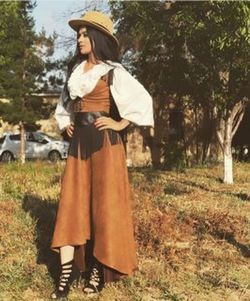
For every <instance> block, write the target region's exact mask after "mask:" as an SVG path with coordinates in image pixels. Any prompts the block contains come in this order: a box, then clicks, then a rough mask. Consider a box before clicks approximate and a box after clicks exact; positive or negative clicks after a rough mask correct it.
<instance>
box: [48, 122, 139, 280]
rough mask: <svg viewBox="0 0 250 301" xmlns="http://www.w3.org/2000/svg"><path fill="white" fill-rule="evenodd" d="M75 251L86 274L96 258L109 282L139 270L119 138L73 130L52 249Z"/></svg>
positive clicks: (114, 134) (85, 127) (112, 134)
mask: <svg viewBox="0 0 250 301" xmlns="http://www.w3.org/2000/svg"><path fill="white" fill-rule="evenodd" d="M66 245H71V246H75V262H76V264H77V265H78V267H79V268H80V270H82V271H86V270H87V269H88V265H89V260H90V258H91V256H94V258H96V259H97V260H98V261H99V262H100V263H102V265H103V270H104V278H105V279H104V280H105V282H108V281H113V280H117V279H119V278H120V276H122V275H132V273H133V271H135V270H136V269H137V259H136V253H135V241H134V234H133V224H132V215H131V201H130V187H129V181H128V172H127V166H126V157H125V150H124V146H123V143H122V140H121V138H120V136H119V134H118V133H117V132H115V131H113V130H110V129H108V130H102V131H99V130H97V129H96V128H95V127H94V125H93V124H89V125H75V129H74V134H73V136H72V139H71V143H70V148H69V156H68V159H67V162H66V166H65V170H64V174H63V177H62V183H61V194H60V201H59V206H58V211H57V217H56V223H55V230H54V235H53V239H52V245H51V248H52V249H53V250H55V251H59V248H60V247H62V246H66Z"/></svg>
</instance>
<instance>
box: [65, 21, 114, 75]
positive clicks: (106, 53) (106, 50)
mask: <svg viewBox="0 0 250 301" xmlns="http://www.w3.org/2000/svg"><path fill="white" fill-rule="evenodd" d="M80 28H81V27H80ZM80 28H79V29H80ZM86 29H87V32H88V36H89V39H90V43H91V47H92V51H93V54H94V56H95V58H96V59H97V60H101V61H103V62H105V63H107V60H110V61H112V62H118V63H120V60H119V51H118V45H117V44H116V42H115V41H114V40H113V39H112V38H111V37H109V36H108V35H106V34H105V33H103V32H101V31H99V30H97V29H95V28H93V27H90V26H86ZM87 58H88V55H86V54H81V53H80V50H79V46H78V44H77V46H76V51H75V55H74V56H73V57H72V59H71V60H70V62H69V63H68V74H67V78H69V76H70V74H71V73H72V69H73V67H74V66H75V65H78V64H80V63H81V62H82V61H84V60H87ZM107 64H108V63H107Z"/></svg>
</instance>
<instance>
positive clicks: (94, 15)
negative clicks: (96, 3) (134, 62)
mask: <svg viewBox="0 0 250 301" xmlns="http://www.w3.org/2000/svg"><path fill="white" fill-rule="evenodd" d="M69 26H70V27H71V28H73V29H74V30H75V31H78V29H79V27H80V26H91V27H93V28H95V29H98V30H100V31H101V32H103V33H105V34H106V35H108V36H109V37H110V38H112V39H113V41H115V42H116V44H117V45H119V42H118V40H117V39H116V37H115V36H114V35H113V22H112V21H111V19H110V18H109V17H108V16H107V15H104V14H103V13H101V12H99V11H89V12H87V13H86V14H84V15H83V16H82V17H81V18H80V19H73V20H69Z"/></svg>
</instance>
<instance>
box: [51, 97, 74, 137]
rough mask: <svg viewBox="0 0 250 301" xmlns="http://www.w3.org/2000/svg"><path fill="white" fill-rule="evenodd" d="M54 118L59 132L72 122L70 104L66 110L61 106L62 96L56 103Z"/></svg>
mask: <svg viewBox="0 0 250 301" xmlns="http://www.w3.org/2000/svg"><path fill="white" fill-rule="evenodd" d="M54 117H55V119H56V121H57V124H58V127H59V129H60V131H61V132H63V131H64V130H65V128H66V127H67V126H68V125H69V124H70V123H71V122H72V121H73V110H72V103H69V104H68V106H67V108H65V107H64V106H63V101H62V95H61V96H60V98H59V102H58V103H57V106H56V110H55V114H54Z"/></svg>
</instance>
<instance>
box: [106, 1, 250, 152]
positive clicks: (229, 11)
mask: <svg viewBox="0 0 250 301" xmlns="http://www.w3.org/2000/svg"><path fill="white" fill-rule="evenodd" d="M110 4H111V11H112V14H113V16H114V18H115V20H116V21H117V26H116V27H117V34H118V37H119V38H120V40H121V49H122V50H123V51H124V52H125V53H126V52H127V53H130V54H131V55H130V58H131V60H132V64H133V67H134V69H133V70H134V73H135V74H136V76H137V77H138V78H139V79H140V80H141V82H142V83H143V84H144V85H145V86H146V87H147V88H148V89H149V91H150V93H151V94H152V96H153V97H154V108H155V120H156V126H155V131H156V139H158V140H160V141H156V143H155V145H156V146H159V145H161V146H163V145H166V144H168V140H167V139H166V140H162V139H163V135H161V134H159V133H157V132H161V131H162V128H163V127H164V123H165V129H166V130H167V118H166V117H165V118H164V112H165V110H166V108H167V107H168V105H169V101H174V102H179V101H180V100H182V102H183V109H184V110H185V109H188V110H194V109H198V110H201V111H203V114H204V116H207V117H208V122H209V123H210V127H211V128H212V129H213V130H215V128H216V127H215V125H216V124H219V123H220V120H221V118H227V116H229V115H230V114H231V111H232V109H233V108H234V106H235V104H237V103H239V102H240V101H242V100H243V99H245V98H249V87H250V85H249V78H250V77H249V70H250V35H249V32H250V23H249V12H250V4H249V3H247V2H244V1H243V2H242V1H241V2H232V1H203V2H196V1H184V2H180V1H175V2H171V1H169V2H168V1H149V2H144V1H129V2H128V1H110ZM242 109H243V110H241V112H240V113H244V106H243V107H242ZM215 112H216V114H215ZM165 115H166V114H165ZM241 118H242V117H240V118H238V114H236V118H235V120H234V121H233V123H234V124H236V125H237V126H238V125H239V123H240V120H241ZM160 121H161V122H160ZM238 121H239V122H238ZM214 133H215V132H213V134H214ZM164 137H168V135H164ZM211 139H212V135H211V137H210V138H209V139H208V138H207V137H205V138H204V141H203V140H202V143H203V144H204V146H203V147H202V149H207V148H208V145H206V144H208V143H211ZM202 157H204V155H203V156H202Z"/></svg>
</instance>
